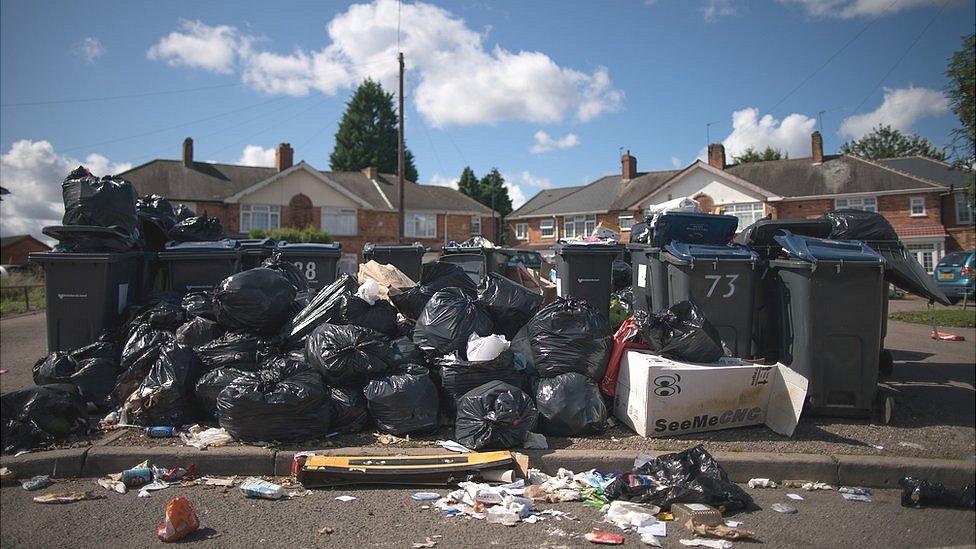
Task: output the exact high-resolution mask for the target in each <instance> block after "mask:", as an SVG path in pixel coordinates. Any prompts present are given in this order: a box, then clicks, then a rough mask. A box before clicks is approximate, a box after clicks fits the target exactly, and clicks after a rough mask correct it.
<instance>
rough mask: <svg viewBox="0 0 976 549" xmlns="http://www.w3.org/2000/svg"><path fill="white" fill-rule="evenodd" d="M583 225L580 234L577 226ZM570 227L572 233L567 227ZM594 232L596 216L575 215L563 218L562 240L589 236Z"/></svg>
mask: <svg viewBox="0 0 976 549" xmlns="http://www.w3.org/2000/svg"><path fill="white" fill-rule="evenodd" d="M580 224H582V225H583V230H582V232H580V231H578V230H577V229H579V225H580ZM570 226H572V228H573V229H572V231H570V229H569V227H570ZM595 230H596V214H577V215H567V216H563V238H577V237H580V236H589V235H591V234H593V231H595Z"/></svg>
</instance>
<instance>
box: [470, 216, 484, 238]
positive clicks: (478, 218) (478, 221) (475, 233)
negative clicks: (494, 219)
mask: <svg viewBox="0 0 976 549" xmlns="http://www.w3.org/2000/svg"><path fill="white" fill-rule="evenodd" d="M475 224H477V225H478V230H477V231H476V230H474V226H475ZM483 234H484V233H483V232H481V216H480V215H472V216H471V236H478V235H483Z"/></svg>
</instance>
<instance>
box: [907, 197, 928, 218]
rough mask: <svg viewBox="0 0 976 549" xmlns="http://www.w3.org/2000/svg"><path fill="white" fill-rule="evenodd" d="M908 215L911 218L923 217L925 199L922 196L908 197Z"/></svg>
mask: <svg viewBox="0 0 976 549" xmlns="http://www.w3.org/2000/svg"><path fill="white" fill-rule="evenodd" d="M916 207H918V208H920V209H919V211H917V212H916V211H915V208H916ZM908 213H909V215H910V216H911V217H925V197H924V196H910V197H908Z"/></svg>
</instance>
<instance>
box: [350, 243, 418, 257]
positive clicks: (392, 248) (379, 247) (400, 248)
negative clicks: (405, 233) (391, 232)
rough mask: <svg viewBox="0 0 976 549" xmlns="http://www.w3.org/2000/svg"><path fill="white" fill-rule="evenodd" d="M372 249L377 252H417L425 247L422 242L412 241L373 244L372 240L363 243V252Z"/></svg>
mask: <svg viewBox="0 0 976 549" xmlns="http://www.w3.org/2000/svg"><path fill="white" fill-rule="evenodd" d="M372 251H377V252H406V251H416V252H417V253H419V254H422V253H424V251H426V248H425V247H424V245H423V244H421V243H419V242H414V243H413V244H374V243H372V242H367V243H366V244H363V253H369V252H372Z"/></svg>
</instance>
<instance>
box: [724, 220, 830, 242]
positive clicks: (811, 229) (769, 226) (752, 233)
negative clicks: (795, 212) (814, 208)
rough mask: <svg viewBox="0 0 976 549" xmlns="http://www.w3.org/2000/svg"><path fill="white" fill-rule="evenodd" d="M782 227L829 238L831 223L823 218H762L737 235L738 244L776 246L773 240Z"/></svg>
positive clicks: (806, 234)
mask: <svg viewBox="0 0 976 549" xmlns="http://www.w3.org/2000/svg"><path fill="white" fill-rule="evenodd" d="M781 229H786V230H788V231H790V232H791V233H793V234H795V235H800V236H812V237H814V238H827V235H829V234H830V223H829V222H828V221H826V220H823V219H760V220H759V221H756V222H755V223H753V224H752V225H749V226H748V227H746V228H745V229H742V232H740V233H739V234H738V235H736V237H735V242H736V243H737V244H745V245H747V246H776V245H777V244H776V241H775V240H773V237H775V236H776V235H777V234H780V233H779V231H780V230H781Z"/></svg>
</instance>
